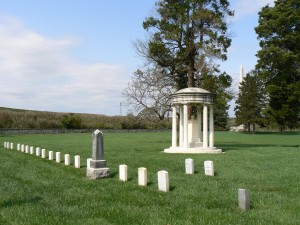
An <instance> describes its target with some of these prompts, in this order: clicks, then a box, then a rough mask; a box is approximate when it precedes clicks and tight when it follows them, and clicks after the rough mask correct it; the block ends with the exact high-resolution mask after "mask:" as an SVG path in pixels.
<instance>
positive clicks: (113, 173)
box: [109, 172, 118, 178]
mask: <svg viewBox="0 0 300 225" xmlns="http://www.w3.org/2000/svg"><path fill="white" fill-rule="evenodd" d="M117 174H118V172H112V173H110V175H109V177H110V178H114V177H115V176H117Z"/></svg>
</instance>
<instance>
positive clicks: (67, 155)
mask: <svg viewBox="0 0 300 225" xmlns="http://www.w3.org/2000/svg"><path fill="white" fill-rule="evenodd" d="M70 164H71V161H70V155H69V154H65V165H66V166H70Z"/></svg>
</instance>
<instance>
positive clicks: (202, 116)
mask: <svg viewBox="0 0 300 225" xmlns="http://www.w3.org/2000/svg"><path fill="white" fill-rule="evenodd" d="M171 97H172V146H171V147H170V148H167V149H165V150H164V152H165V153H222V150H221V149H217V148H216V147H214V116H213V103H214V94H212V93H210V92H209V91H207V90H204V89H201V88H185V89H182V90H179V91H177V92H176V93H174V94H171ZM189 106H194V108H197V113H196V114H197V115H196V116H191V118H189V113H188V108H189ZM208 111H209V112H208ZM178 112H179V121H177V113H178ZM208 114H209V118H208ZM177 123H178V126H179V132H177ZM208 129H209V130H208Z"/></svg>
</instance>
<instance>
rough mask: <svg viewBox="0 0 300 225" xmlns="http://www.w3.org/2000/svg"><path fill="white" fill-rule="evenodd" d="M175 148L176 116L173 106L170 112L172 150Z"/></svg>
mask: <svg viewBox="0 0 300 225" xmlns="http://www.w3.org/2000/svg"><path fill="white" fill-rule="evenodd" d="M176 147H177V115H176V106H175V105H173V112H172V148H176Z"/></svg>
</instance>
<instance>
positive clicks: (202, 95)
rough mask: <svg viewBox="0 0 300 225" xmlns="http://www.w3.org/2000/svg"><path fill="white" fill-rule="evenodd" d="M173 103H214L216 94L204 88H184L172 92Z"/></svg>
mask: <svg viewBox="0 0 300 225" xmlns="http://www.w3.org/2000/svg"><path fill="white" fill-rule="evenodd" d="M171 97H172V104H209V105H210V104H213V101H214V94H213V93H211V92H209V91H207V90H204V89H202V88H196V87H190V88H184V89H181V90H179V91H177V92H176V93H174V94H171Z"/></svg>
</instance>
